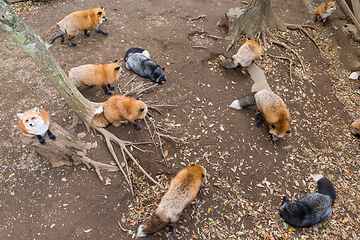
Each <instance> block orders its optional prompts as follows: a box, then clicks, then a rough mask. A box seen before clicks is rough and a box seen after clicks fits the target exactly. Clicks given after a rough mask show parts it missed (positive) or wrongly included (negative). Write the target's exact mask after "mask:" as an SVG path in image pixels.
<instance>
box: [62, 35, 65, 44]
mask: <svg viewBox="0 0 360 240" xmlns="http://www.w3.org/2000/svg"><path fill="white" fill-rule="evenodd" d="M64 41H65V38H64V35H63V36H61V42H62V43H64Z"/></svg>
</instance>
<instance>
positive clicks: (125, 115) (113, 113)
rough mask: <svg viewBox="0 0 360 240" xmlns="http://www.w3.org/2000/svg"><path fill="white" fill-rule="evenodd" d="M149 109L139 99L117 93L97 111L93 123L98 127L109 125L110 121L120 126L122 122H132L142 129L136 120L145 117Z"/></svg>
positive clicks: (136, 127) (138, 128)
mask: <svg viewBox="0 0 360 240" xmlns="http://www.w3.org/2000/svg"><path fill="white" fill-rule="evenodd" d="M147 110H148V109H147V106H146V104H145V103H144V102H142V101H140V100H138V99H135V98H131V97H125V96H123V95H115V96H112V97H110V98H109V99H108V100H107V101H106V102H105V104H104V106H101V107H100V108H98V109H97V110H96V111H95V115H94V117H93V119H92V123H93V124H94V125H95V126H97V127H107V126H108V125H110V123H112V124H113V125H114V126H115V127H119V126H120V125H121V123H127V122H131V123H132V124H133V125H134V126H135V129H136V130H138V131H140V129H141V128H140V127H139V126H138V125H137V124H136V123H135V120H136V119H143V118H145V115H146V113H147Z"/></svg>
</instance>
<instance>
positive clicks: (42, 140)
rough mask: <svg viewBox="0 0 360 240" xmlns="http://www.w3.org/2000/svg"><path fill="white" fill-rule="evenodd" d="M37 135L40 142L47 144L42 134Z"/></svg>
mask: <svg viewBox="0 0 360 240" xmlns="http://www.w3.org/2000/svg"><path fill="white" fill-rule="evenodd" d="M36 137H37V138H38V139H39V142H40V144H42V145H44V144H45V139H44V138H43V137H42V136H41V135H36Z"/></svg>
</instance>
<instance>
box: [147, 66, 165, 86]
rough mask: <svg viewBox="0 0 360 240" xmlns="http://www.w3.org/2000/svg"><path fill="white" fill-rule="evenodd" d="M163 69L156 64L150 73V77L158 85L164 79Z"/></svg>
mask: <svg viewBox="0 0 360 240" xmlns="http://www.w3.org/2000/svg"><path fill="white" fill-rule="evenodd" d="M164 70H165V68H161V67H159V66H158V67H157V68H156V69H155V70H154V72H153V73H152V75H151V78H150V79H151V80H153V81H154V82H157V83H158V84H159V85H162V83H161V82H162V81H166V79H165V73H164Z"/></svg>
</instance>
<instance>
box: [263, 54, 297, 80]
mask: <svg viewBox="0 0 360 240" xmlns="http://www.w3.org/2000/svg"><path fill="white" fill-rule="evenodd" d="M267 55H268V56H270V57H272V58H279V59H286V60H288V61H289V75H290V82H292V77H291V65H292V64H293V61H292V59H291V58H288V57H283V56H274V55H272V54H270V53H267Z"/></svg>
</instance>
